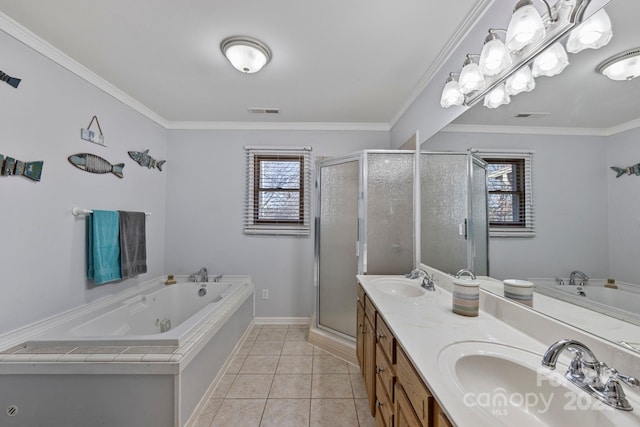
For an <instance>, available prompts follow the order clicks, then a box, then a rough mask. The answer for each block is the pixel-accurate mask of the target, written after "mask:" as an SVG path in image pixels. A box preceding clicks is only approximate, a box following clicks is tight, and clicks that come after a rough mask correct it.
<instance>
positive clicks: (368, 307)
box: [364, 295, 376, 335]
mask: <svg viewBox="0 0 640 427" xmlns="http://www.w3.org/2000/svg"><path fill="white" fill-rule="evenodd" d="M364 312H365V314H366V315H367V317H368V318H369V320H371V323H372V324H373V326H374V328H375V326H376V307H375V306H374V305H373V303H372V302H371V300H370V299H369V297H368V296H366V295H365V298H364ZM372 332H373V334H374V335H375V330H374V331H372Z"/></svg>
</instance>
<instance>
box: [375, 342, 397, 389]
mask: <svg viewBox="0 0 640 427" xmlns="http://www.w3.org/2000/svg"><path fill="white" fill-rule="evenodd" d="M376 375H377V376H378V377H380V383H379V384H380V385H381V386H382V387H384V390H385V391H386V392H387V395H388V396H389V399H390V400H391V402H393V385H394V384H395V382H396V375H395V372H393V366H391V364H390V363H389V360H388V359H387V356H385V355H384V352H383V351H382V347H381V346H380V343H378V344H377V345H376ZM376 390H377V389H376Z"/></svg>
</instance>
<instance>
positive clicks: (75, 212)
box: [71, 207, 151, 216]
mask: <svg viewBox="0 0 640 427" xmlns="http://www.w3.org/2000/svg"><path fill="white" fill-rule="evenodd" d="M71 213H72V214H73V216H78V215H88V214H90V213H93V211H92V210H91V209H83V208H79V207H75V208H73V209H71ZM144 214H145V215H146V216H151V212H145V213H144Z"/></svg>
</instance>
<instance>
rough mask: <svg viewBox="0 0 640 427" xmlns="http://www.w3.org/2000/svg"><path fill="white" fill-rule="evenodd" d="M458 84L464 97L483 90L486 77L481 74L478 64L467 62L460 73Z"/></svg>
mask: <svg viewBox="0 0 640 427" xmlns="http://www.w3.org/2000/svg"><path fill="white" fill-rule="evenodd" d="M458 84H459V85H460V92H462V94H463V95H467V94H469V93H471V92H473V91H476V90H480V89H482V88H483V87H484V76H483V75H482V73H481V72H480V67H479V66H478V64H476V63H475V62H472V61H470V60H467V61H465V66H464V67H462V71H460V78H459V79H458Z"/></svg>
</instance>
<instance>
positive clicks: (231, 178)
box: [165, 130, 389, 317]
mask: <svg viewBox="0 0 640 427" xmlns="http://www.w3.org/2000/svg"><path fill="white" fill-rule="evenodd" d="M245 145H269V146H311V147H313V155H314V156H315V157H318V156H339V155H344V154H348V153H352V152H355V151H358V150H361V149H365V148H384V149H387V148H389V133H388V132H356V131H344V132H341V131H334V132H331V131H214V130H202V131H196V130H187V131H183V130H173V131H169V158H170V159H171V170H170V171H168V176H169V181H168V184H167V245H166V263H165V265H166V271H167V273H175V274H186V273H192V272H194V271H197V270H198V269H199V268H200V267H202V266H206V267H207V268H208V269H209V274H210V275H211V274H218V273H224V274H250V275H251V277H252V279H253V282H254V284H255V287H256V316H258V317H303V316H309V315H310V314H311V312H312V310H313V301H314V294H315V291H314V289H315V288H313V254H314V242H313V232H312V234H311V235H310V236H309V237H291V236H255V235H245V234H243V232H242V219H243V212H244V211H243V209H244V197H245V173H246V171H245V169H246V167H245V152H244V146H245ZM314 177H315V171H314ZM315 202H316V201H315V196H314V199H313V206H312V208H315ZM262 289H269V294H270V295H269V299H268V300H263V299H262Z"/></svg>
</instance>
